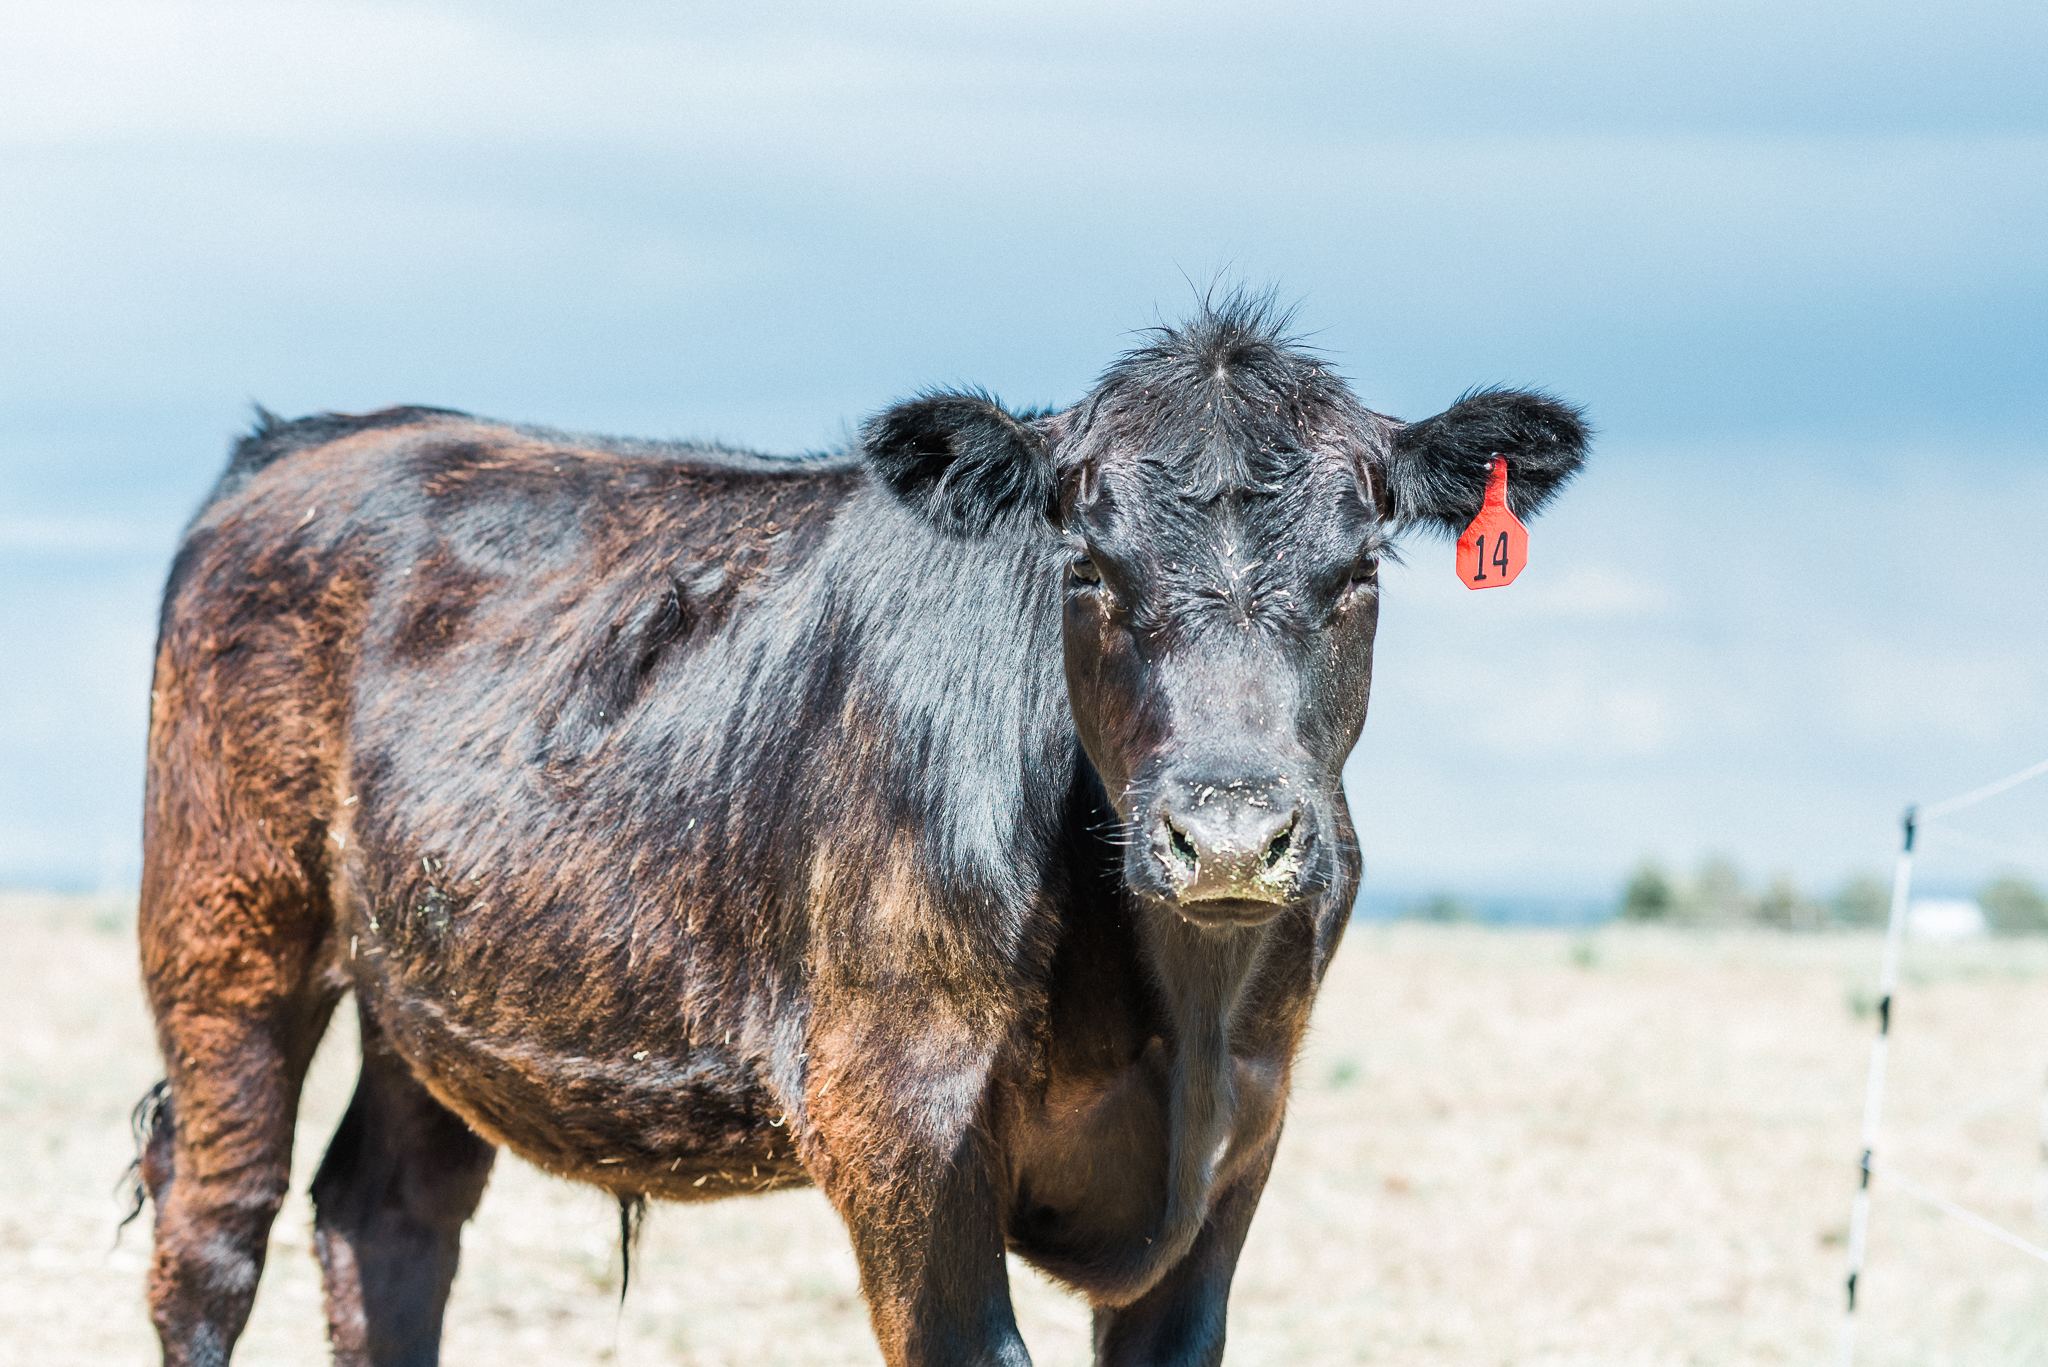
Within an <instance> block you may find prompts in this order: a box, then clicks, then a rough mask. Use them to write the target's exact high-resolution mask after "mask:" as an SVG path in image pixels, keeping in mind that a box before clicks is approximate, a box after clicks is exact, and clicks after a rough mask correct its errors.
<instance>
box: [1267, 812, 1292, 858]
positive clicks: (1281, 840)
mask: <svg viewBox="0 0 2048 1367" xmlns="http://www.w3.org/2000/svg"><path fill="white" fill-rule="evenodd" d="M1293 848H1294V823H1293V822H1291V821H1290V822H1288V823H1287V829H1286V830H1284V831H1282V832H1280V834H1278V835H1276V836H1274V837H1273V841H1272V843H1271V844H1269V845H1267V846H1266V867H1267V868H1269V869H1270V868H1272V867H1273V866H1274V865H1275V864H1277V863H1279V862H1280V861H1281V860H1283V859H1285V858H1286V857H1287V852H1288V851H1289V850H1291V849H1293Z"/></svg>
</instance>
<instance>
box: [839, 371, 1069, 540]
mask: <svg viewBox="0 0 2048 1367" xmlns="http://www.w3.org/2000/svg"><path fill="white" fill-rule="evenodd" d="M860 440H861V445H862V447H863V448H864V451H865V454H866V457H867V464H868V468H869V469H870V470H872V471H874V473H875V477H876V478H877V479H879V480H881V482H882V483H883V484H885V485H887V486H888V487H889V489H890V490H891V491H892V492H893V493H894V494H895V495H896V497H898V498H900V499H902V500H903V502H904V503H905V504H906V505H908V506H909V507H910V508H912V509H914V510H915V511H917V512H918V513H921V514H922V515H923V516H925V517H926V518H928V519H930V521H931V522H932V523H933V524H934V525H935V526H937V527H938V528H940V529H941V530H942V531H946V532H949V533H951V534H953V535H954V536H967V537H977V536H986V535H987V534H988V533H989V530H990V529H991V528H993V527H994V526H995V525H996V523H998V522H999V521H1001V520H1002V519H1004V518H1005V517H1007V516H1009V515H1011V514H1012V513H1016V512H1020V511H1021V512H1027V513H1036V514H1038V515H1040V516H1045V515H1047V514H1048V513H1049V510H1050V509H1051V506H1052V501H1053V491H1054V474H1053V459H1052V446H1051V443H1050V442H1049V441H1048V440H1047V438H1046V435H1045V434H1044V433H1043V432H1041V431H1039V430H1038V429H1037V428H1036V427H1034V426H1032V425H1031V424H1030V423H1028V422H1026V421H1025V420H1024V419H1022V418H1019V417H1017V416H1016V415H1014V414H1012V413H1011V412H1009V411H1008V410H1007V409H1005V408H1004V407H1003V406H1002V405H1001V404H1000V403H997V402H996V401H995V399H994V398H992V397H991V396H989V395H986V394H929V395H926V396H925V397H924V398H921V399H912V400H911V401H910V402H909V403H900V404H898V405H896V406H895V407H894V408H892V409H890V410H889V411H888V412H886V413H882V414H879V415H877V416H876V417H873V418H870V419H868V421H867V422H866V423H864V424H863V425H862V426H861V429H860Z"/></svg>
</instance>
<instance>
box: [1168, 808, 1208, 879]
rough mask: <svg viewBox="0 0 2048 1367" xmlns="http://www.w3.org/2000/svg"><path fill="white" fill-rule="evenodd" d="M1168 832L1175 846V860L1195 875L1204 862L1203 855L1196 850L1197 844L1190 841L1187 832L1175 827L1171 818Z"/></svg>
mask: <svg viewBox="0 0 2048 1367" xmlns="http://www.w3.org/2000/svg"><path fill="white" fill-rule="evenodd" d="M1166 832H1167V836H1168V838H1169V839H1170V840H1171V841H1172V844H1173V854H1174V858H1176V859H1178V860H1179V861H1180V862H1181V863H1182V864H1184V865H1186V866H1187V870H1188V872H1189V873H1193V872H1194V871H1195V870H1196V869H1197V868H1198V867H1200V865H1201V862H1202V856H1201V854H1200V853H1199V852H1198V851H1197V850H1196V849H1195V842H1194V841H1192V840H1190V839H1188V837H1187V832H1185V831H1183V830H1182V829H1181V828H1180V827H1178V826H1176V825H1174V824H1173V821H1172V819H1171V818H1168V819H1167V822H1166Z"/></svg>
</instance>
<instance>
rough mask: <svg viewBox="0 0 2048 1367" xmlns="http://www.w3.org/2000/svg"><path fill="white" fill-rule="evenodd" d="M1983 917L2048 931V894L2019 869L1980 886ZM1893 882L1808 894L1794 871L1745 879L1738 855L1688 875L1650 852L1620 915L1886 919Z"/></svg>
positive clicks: (1783, 925)
mask: <svg viewBox="0 0 2048 1367" xmlns="http://www.w3.org/2000/svg"><path fill="white" fill-rule="evenodd" d="M1977 905H1978V906H1980V907H1982V908H1983V909H1984V919H1985V920H1986V921H1987V922H1989V924H1990V926H1991V929H1992V930H1993V931H1995V932H1997V933H1998V934H2001V935H2030V934H2040V933H2043V932H2048V896H2043V895H2042V892H2041V890H2040V889H2039V888H2037V887H2035V886H2034V885H2033V884H2032V883H2030V882H2028V881H2027V880H2026V879H2024V878H2022V877H2020V876H2019V875H2018V874H2005V875H2003V876H2001V877H1999V878H1995V879H1993V880H1992V881H1991V882H1989V883H1987V884H1985V885H1984V886H1983V887H1982V888H1980V889H1978V891H1977ZM1891 908H1892V890H1891V884H1890V883H1888V882H1887V881H1885V880H1884V879H1882V878H1880V877H1878V876H1877V875H1876V874H1873V873H1854V874H1851V875H1849V877H1848V878H1847V879H1845V880H1844V881H1843V883H1842V885H1841V886H1840V887H1839V888H1837V889H1836V890H1835V893H1834V895H1833V896H1832V897H1829V898H1826V899H1820V898H1815V897H1809V896H1807V895H1806V894H1805V893H1804V892H1802V891H1801V890H1800V889H1799V886H1798V884H1796V883H1795V882H1793V880H1792V876H1791V875H1790V874H1788V873H1780V874H1776V875H1774V876H1773V877H1772V878H1771V880H1770V882H1769V883H1767V884H1766V885H1764V886H1763V887H1761V888H1754V889H1753V888H1751V887H1749V886H1748V885H1747V884H1746V883H1744V881H1743V878H1742V873H1741V870H1739V869H1737V868H1736V866H1735V863H1734V861H1733V860H1730V859H1728V858H1726V857H1725V856H1721V855H1710V856H1708V857H1707V858H1706V859H1705V860H1703V861H1701V863H1700V866H1699V869H1698V870H1697V871H1696V872H1695V873H1694V874H1693V875H1692V876H1691V877H1689V878H1686V877H1674V876H1673V875H1671V874H1668V873H1666V872H1665V870H1664V867H1663V866H1662V865H1661V864H1659V863H1658V862H1657V861H1656V860H1654V859H1646V860H1644V861H1643V862H1642V864H1640V865H1639V866H1638V867H1637V868H1636V871H1635V872H1634V873H1633V874H1631V875H1630V876H1629V880H1628V882H1627V883H1626V884H1624V885H1623V887H1622V890H1621V906H1620V909H1619V912H1618V914H1619V916H1620V918H1621V919H1622V920H1624V921H1644V922H1652V923H1658V924H1663V925H1674V926H1739V925H1749V926H1773V927H1776V928H1777V929H1780V930H1820V929H1823V928H1825V927H1828V926H1881V925H1883V924H1884V923H1885V921H1886V919H1887V918H1888V917H1889V916H1890V915H1891Z"/></svg>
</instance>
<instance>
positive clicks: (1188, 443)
mask: <svg viewBox="0 0 2048 1367" xmlns="http://www.w3.org/2000/svg"><path fill="white" fill-rule="evenodd" d="M862 435H863V439H864V442H865V445H866V448H867V455H868V460H869V463H870V466H871V468H872V469H873V470H874V471H875V472H876V474H877V475H878V476H879V477H880V478H881V479H882V481H883V482H885V483H886V484H887V485H889V487H890V488H892V489H893V490H894V491H895V493H896V494H897V496H898V497H899V498H901V499H902V500H903V501H904V502H905V503H906V504H908V505H909V506H910V507H912V508H913V509H916V510H918V511H919V512H921V513H922V514H923V515H924V516H925V517H927V518H928V519H930V520H931V521H933V522H934V523H936V524H938V525H939V526H941V527H942V528H944V529H946V530H947V531H949V532H951V533H953V534H955V535H959V536H964V537H976V536H984V535H988V534H989V533H990V532H992V531H994V530H995V529H997V528H998V527H999V526H1003V525H1006V524H1007V525H1012V526H1036V527H1038V528H1039V529H1040V530H1039V533H1038V534H1041V535H1044V536H1046V537H1048V538H1055V537H1056V538H1062V539H1063V540H1064V542H1065V547H1066V554H1065V557H1064V563H1063V568H1062V569H1061V571H1060V572H1061V573H1062V574H1064V576H1065V590H1064V592H1065V599H1066V611H1065V641H1066V674H1067V686H1068V691H1069V694H1070V697H1071V700H1072V704H1073V712H1074V724H1075V727H1076V728H1077V730H1078V731H1079V733H1080V737H1081V743H1082V745H1083V746H1084V747H1085V748H1086V750H1087V753H1088V758H1089V759H1090V761H1092V762H1093V764H1094V765H1095V769H1096V771H1097V773H1098V774H1099V775H1100V776H1101V778H1102V782H1103V786H1104V788H1105V789H1106V790H1107V792H1108V794H1109V798H1110V801H1111V802H1112V803H1114V804H1115V806H1116V810H1117V812H1118V814H1119V815H1120V816H1121V817H1122V818H1123V820H1124V822H1125V829H1126V840H1125V854H1124V861H1125V862H1124V873H1125V877H1126V879H1127V881H1128V883H1129V885H1130V887H1131V888H1132V889H1133V890H1134V891H1135V892H1137V893H1138V894H1139V895H1140V896H1142V897H1146V898H1149V899H1152V900H1155V901H1156V902H1158V903H1161V904H1164V905H1167V906H1170V907H1171V908H1172V909H1173V910H1175V911H1177V912H1179V913H1180V914H1181V915H1182V916H1184V917H1186V918H1188V919H1189V920H1192V921H1197V922H1201V923H1205V924H1212V925H1230V924H1237V925H1252V924H1258V923H1260V922H1263V921H1265V920H1268V919H1270V918H1271V917H1272V916H1274V915H1275V914H1277V913H1278V912H1279V911H1280V910H1282V909H1283V908H1285V907H1287V906H1288V905H1291V904H1293V903H1296V902H1300V901H1303V900H1305V899H1308V898H1311V897H1315V896H1318V895H1320V894H1323V893H1326V892H1328V891H1329V890H1330V889H1331V888H1332V887H1334V886H1335V885H1336V884H1337V882H1338V880H1339V878H1340V877H1341V874H1342V870H1343V869H1344V867H1346V865H1347V864H1348V863H1350V861H1349V860H1347V859H1346V858H1345V855H1344V848H1345V846H1347V845H1348V844H1349V843H1350V842H1351V840H1352V839H1353V836H1352V832H1351V825H1350V819H1349V816H1348V813H1347V812H1346V809H1345V806H1344V797H1343V789H1342V786H1341V782H1340V774H1341V772H1342V769H1343V765H1344V758H1345V756H1346V755H1347V754H1349V753H1350V751H1351V747H1352V745H1353V744H1354V743H1355V742H1356V741H1357V739H1358V733H1359V729H1360V728H1361V727H1362V726H1363V725H1364V722H1365V708H1366V694H1367V690H1368V688H1369V686H1370V684H1371V678H1372V642H1373V629H1374V626H1375V624H1376V622H1377V620H1378V614H1379V563H1380V560H1381V559H1382V557H1384V556H1385V555H1386V554H1387V552H1388V549H1389V543H1390V541H1391V539H1392V537H1393V536H1394V534H1395V533H1397V532H1399V531H1401V530H1403V529H1404V528H1407V527H1410V526H1414V525H1418V524H1424V525H1433V526H1435V527H1439V528H1443V529H1448V530H1450V531H1452V532H1454V533H1455V532H1456V531H1457V530H1459V529H1461V528H1463V527H1464V525H1465V524H1466V523H1467V522H1469V521H1470V520H1471V519H1472V518H1473V517H1474V516H1475V515H1476V514H1477V513H1478V511H1479V508H1480V504H1481V501H1482V499H1483V497H1484V494H1485V490H1486V482H1487V473H1488V468H1489V463H1490V462H1491V460H1492V459H1493V458H1494V457H1495V456H1500V457H1503V458H1505V459H1506V461H1507V462H1508V501H1509V504H1510V506H1512V507H1513V508H1514V509H1515V511H1516V512H1518V513H1523V514H1527V513H1529V512H1531V511H1533V510H1534V509H1535V508H1537V507H1538V506H1539V505H1541V504H1542V503H1543V502H1544V501H1545V500H1546V499H1548V498H1549V497H1550V495H1551V494H1552V493H1553V492H1555V491H1556V489H1557V488H1558V486H1559V485H1561V484H1562V483H1563V482H1564V481H1565V480H1566V479H1567V478H1569V477H1570V476H1571V474H1572V472H1573V471H1575V470H1576V469H1577V468H1578V466H1579V464H1580V462H1581V460H1582V459H1583V458H1584V453H1585V444H1586V428H1585V426H1584V424H1583V423H1582V422H1581V421H1580V419H1579V416H1578V414H1577V413H1576V412H1575V411H1574V410H1573V409H1571V408H1570V407H1568V406H1566V405H1564V404H1562V403H1559V402H1557V401H1556V400H1554V399H1550V398H1546V397H1544V396H1542V395H1539V394H1530V393H1520V392H1510V391H1499V390H1495V391H1487V392H1482V393H1476V394H1471V395H1468V396H1467V397H1466V398H1464V399H1461V400H1460V401H1459V402H1458V403H1456V404H1454V405H1453V406H1452V407H1451V408H1450V409H1448V410H1447V411H1445V412H1443V413H1440V414H1438V415H1437V416H1436V417H1433V418H1428V419H1425V420H1423V421H1421V422H1414V423H1403V422H1400V421H1398V420H1396V419H1393V418H1387V417H1382V416H1381V415H1379V414H1377V413H1374V412H1372V411H1370V410H1369V409H1367V408H1365V407H1364V406H1363V405H1361V404H1360V403H1359V402H1358V400H1357V399H1356V398H1354V397H1353V396H1352V394H1351V391H1350V390H1349V389H1348V388H1347V387H1346V386H1345V384H1344V382H1343V381H1342V380H1340V379H1339V378H1338V377H1337V376H1336V375H1334V374H1333V373H1331V371H1330V370H1329V369H1328V368H1327V367H1326V366H1325V365H1324V364H1323V363H1322V362H1321V361H1319V360H1317V359H1315V358H1314V357H1313V356H1311V355H1309V354H1306V353H1305V352H1304V351H1303V350H1301V349H1300V348H1299V347H1298V346H1296V345H1293V344H1291V343H1290V342H1289V341H1288V339H1287V338H1286V337H1285V336H1283V335H1282V333H1281V331H1280V329H1279V328H1278V327H1277V326H1276V325H1275V324H1274V322H1273V321H1272V320H1271V319H1269V318H1268V317H1267V316H1266V315H1265V313H1264V312H1263V311H1262V310H1261V309H1260V308H1258V307H1256V306H1249V305H1244V304H1232V305H1229V306H1226V307H1223V308H1220V309H1205V310H1204V311H1203V312H1202V313H1201V314H1200V315H1198V316H1197V317H1196V318H1194V319H1193V320H1192V321H1190V322H1189V323H1187V324H1185V325H1184V326H1181V327H1178V328H1161V329H1158V330H1157V331H1156V332H1155V333H1154V334H1153V337H1152V340H1151V341H1150V343H1149V344H1147V345H1145V346H1141V347H1139V348H1137V349H1136V350H1134V351H1132V352H1130V353H1129V354H1127V355H1125V356H1124V357H1123V358H1122V359H1120V360H1119V361H1117V362H1116V364H1115V365H1113V366H1111V367H1110V369H1109V371H1108V372H1107V373H1106V374H1105V375H1104V376H1103V378H1102V381H1101V383H1099V384H1098V385H1097V386H1096V388H1095V390H1094V392H1092V393H1091V394H1089V395H1088V397H1087V398H1085V399H1083V400H1082V401H1081V402H1080V403H1078V404H1076V405H1074V406H1073V407H1072V408H1069V409H1067V410H1065V411H1063V412H1059V413H1053V414H1046V415H1039V416H1017V415H1014V414H1011V413H1009V412H1007V411H1005V410H1004V409H1003V408H1002V407H1001V406H1000V405H998V404H997V403H996V402H995V401H994V400H992V399H990V398H988V397H987V396H984V395H978V394H941V395H934V396H930V397H927V398H923V399H918V400H915V401H913V402H910V403H906V404H902V405H899V406H898V407H896V408H893V409H891V410H889V411H888V412H886V413H884V414H882V415H880V416H879V417H877V418H875V419H874V420H873V421H871V422H870V423H869V424H868V425H867V427H866V428H865V429H864V430H863V434H862ZM1351 866H1352V867H1355V864H1352V865H1351Z"/></svg>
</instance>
